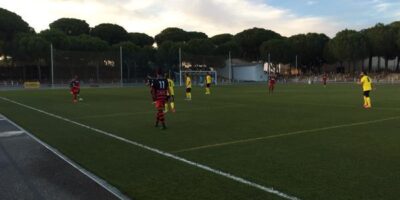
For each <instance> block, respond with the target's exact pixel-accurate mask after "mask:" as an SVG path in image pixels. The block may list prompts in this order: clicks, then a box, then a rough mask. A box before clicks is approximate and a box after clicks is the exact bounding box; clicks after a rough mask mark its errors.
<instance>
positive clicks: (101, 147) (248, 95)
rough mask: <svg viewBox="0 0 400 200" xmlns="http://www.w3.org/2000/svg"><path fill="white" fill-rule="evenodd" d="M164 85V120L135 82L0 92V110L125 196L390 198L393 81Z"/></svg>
mask: <svg viewBox="0 0 400 200" xmlns="http://www.w3.org/2000/svg"><path fill="white" fill-rule="evenodd" d="M375 88H376V89H375V90H374V91H373V92H372V104H373V108H372V109H370V110H366V109H364V108H362V94H361V93H362V92H361V88H360V86H358V85H355V84H334V85H333V84H332V85H328V87H326V88H324V87H323V86H321V85H302V84H287V85H279V84H278V85H277V88H276V91H275V93H274V94H272V95H270V94H268V88H267V87H266V86H265V85H233V86H216V87H213V88H212V95H209V96H206V95H204V92H205V91H204V88H200V87H197V88H196V87H195V88H194V89H193V95H192V96H193V100H192V101H185V100H184V96H185V95H184V88H179V87H178V88H175V92H176V97H175V102H176V109H177V112H176V113H168V114H167V115H166V123H167V126H168V129H167V130H160V129H158V128H155V127H154V120H155V113H156V112H155V108H154V105H152V103H151V97H150V92H149V89H148V88H147V87H135V88H107V89H106V88H104V89H101V88H92V89H85V88H83V89H82V92H81V93H82V97H83V98H84V101H83V102H80V103H78V104H73V103H72V100H71V96H70V94H69V91H68V90H62V89H55V90H23V91H22V90H16V91H2V92H1V93H0V97H1V98H0V114H3V115H5V116H7V117H8V118H10V119H11V120H13V121H14V122H16V123H18V124H19V125H21V126H22V127H23V128H24V129H26V130H28V131H29V132H31V133H32V134H34V135H35V136H37V137H38V138H40V139H41V140H42V141H44V142H46V143H47V144H49V145H50V146H52V147H54V148H55V149H57V150H58V151H60V152H62V153H63V154H64V155H66V156H68V157H69V158H70V159H72V160H74V161H75V162H76V163H78V164H79V165H80V166H82V167H84V168H85V169H87V170H88V171H90V172H92V173H94V174H96V175H97V176H99V177H101V178H102V179H104V180H106V181H107V182H108V183H109V184H111V185H113V186H115V187H116V188H118V189H119V190H120V191H121V192H123V193H124V194H126V195H127V196H129V197H130V198H132V199H138V200H144V199H166V200H169V199H173V200H175V199H176V200H178V199H179V200H187V199H190V200H204V199H210V200H220V199H229V200H232V199H238V200H239V199H240V200H242V199H251V200H256V199H257V200H265V199H268V200H283V199H292V200H293V199H302V200H321V199H323V200H349V199H352V200H354V199H362V200H383V199H384V200H397V199H399V196H400V190H399V188H400V86H399V85H377V86H376V87H375Z"/></svg>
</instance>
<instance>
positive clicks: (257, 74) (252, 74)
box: [217, 59, 268, 82]
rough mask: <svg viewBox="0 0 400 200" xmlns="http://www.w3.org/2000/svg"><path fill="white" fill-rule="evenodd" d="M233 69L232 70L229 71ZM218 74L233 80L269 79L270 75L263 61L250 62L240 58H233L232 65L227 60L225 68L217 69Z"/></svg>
mask: <svg viewBox="0 0 400 200" xmlns="http://www.w3.org/2000/svg"><path fill="white" fill-rule="evenodd" d="M230 69H231V72H229V71H230ZM217 72H218V76H219V77H223V78H224V79H229V78H230V77H231V78H232V80H233V81H255V82H258V81H267V80H268V75H267V73H265V71H264V64H263V63H249V62H246V61H243V60H240V59H232V67H230V66H229V61H227V63H226V65H225V67H224V68H219V69H217Z"/></svg>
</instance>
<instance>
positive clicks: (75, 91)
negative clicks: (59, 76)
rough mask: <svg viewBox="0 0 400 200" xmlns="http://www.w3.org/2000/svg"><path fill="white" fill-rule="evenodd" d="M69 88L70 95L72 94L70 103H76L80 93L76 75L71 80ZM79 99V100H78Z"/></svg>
mask: <svg viewBox="0 0 400 200" xmlns="http://www.w3.org/2000/svg"><path fill="white" fill-rule="evenodd" d="M69 88H70V93H71V94H72V102H74V103H77V102H78V98H79V93H80V91H81V84H80V82H79V79H78V76H77V75H75V77H74V78H73V79H72V80H71V82H70V84H69ZM80 99H81V98H79V100H80Z"/></svg>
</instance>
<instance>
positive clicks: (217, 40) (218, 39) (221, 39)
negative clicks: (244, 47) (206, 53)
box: [210, 33, 233, 46]
mask: <svg viewBox="0 0 400 200" xmlns="http://www.w3.org/2000/svg"><path fill="white" fill-rule="evenodd" d="M210 39H211V42H212V43H214V45H217V46H219V45H222V44H226V43H227V42H229V41H231V40H232V39H233V35H232V34H229V33H224V34H219V35H215V36H213V37H211V38H210Z"/></svg>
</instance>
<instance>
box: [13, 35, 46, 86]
mask: <svg viewBox="0 0 400 200" xmlns="http://www.w3.org/2000/svg"><path fill="white" fill-rule="evenodd" d="M49 46H50V44H49V43H48V42H47V41H46V40H45V39H43V38H41V37H39V36H37V35H35V34H24V35H21V37H20V38H19V39H18V44H17V54H15V57H16V58H17V59H18V60H24V61H28V62H34V63H35V64H36V67H37V73H38V80H39V81H41V80H42V71H41V66H42V64H43V63H44V62H45V60H46V58H47V57H49V52H50V51H49V48H50V47H49Z"/></svg>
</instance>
